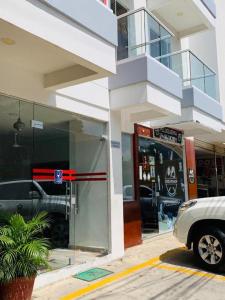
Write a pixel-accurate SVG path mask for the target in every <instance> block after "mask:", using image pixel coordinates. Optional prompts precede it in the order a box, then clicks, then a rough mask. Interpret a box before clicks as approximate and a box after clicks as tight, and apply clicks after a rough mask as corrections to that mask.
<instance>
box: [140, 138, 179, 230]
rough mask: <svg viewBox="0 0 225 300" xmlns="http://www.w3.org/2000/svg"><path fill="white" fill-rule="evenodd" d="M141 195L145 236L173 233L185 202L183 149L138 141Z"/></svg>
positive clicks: (155, 142) (147, 140) (151, 141)
mask: <svg viewBox="0 0 225 300" xmlns="http://www.w3.org/2000/svg"><path fill="white" fill-rule="evenodd" d="M139 194H140V206H141V217H142V230H143V233H144V234H145V233H151V232H164V231H167V230H171V229H172V228H173V224H174V222H175V219H176V216H177V213H178V209H179V206H180V205H181V203H182V202H183V201H184V199H185V190H184V170H183V158H182V148H181V147H179V146H175V145H170V144H163V143H160V142H158V141H155V140H153V139H147V138H139Z"/></svg>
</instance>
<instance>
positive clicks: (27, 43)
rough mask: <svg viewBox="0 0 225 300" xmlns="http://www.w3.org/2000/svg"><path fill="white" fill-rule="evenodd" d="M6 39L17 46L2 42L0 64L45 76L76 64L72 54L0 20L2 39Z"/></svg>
mask: <svg viewBox="0 0 225 300" xmlns="http://www.w3.org/2000/svg"><path fill="white" fill-rule="evenodd" d="M46 30H47V28H46ZM5 37H7V38H10V39H12V40H14V41H15V44H14V45H11V46H8V45H5V44H4V43H3V42H2V41H0V53H1V55H0V62H1V61H4V62H9V63H13V64H15V65H17V66H19V67H22V68H24V69H27V70H31V71H35V72H38V73H43V74H45V73H50V72H53V71H56V70H59V69H64V68H67V67H69V66H71V65H75V64H76V61H75V59H74V55H72V54H71V53H69V52H66V51H65V50H62V49H60V48H58V47H56V46H54V45H52V44H50V43H48V42H46V41H44V40H42V39H40V38H38V37H35V36H34V35H32V34H30V33H28V32H26V31H24V30H22V29H20V28H18V27H16V26H14V25H12V24H10V23H7V22H5V21H3V20H1V19H0V39H2V38H5Z"/></svg>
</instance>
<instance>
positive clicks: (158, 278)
mask: <svg viewBox="0 0 225 300" xmlns="http://www.w3.org/2000/svg"><path fill="white" fill-rule="evenodd" d="M102 267H103V268H106V269H108V270H111V271H113V272H114V274H113V275H109V276H108V277H105V278H104V279H100V280H97V281H94V282H92V283H87V282H84V281H80V280H78V279H74V278H68V279H67V280H64V281H62V282H59V283H56V284H53V285H51V286H48V287H46V288H44V289H41V290H36V291H35V293H34V295H33V299H35V300H53V299H54V300H56V299H63V300H73V299H78V298H79V299H85V300H86V299H87V300H94V299H110V300H111V299H121V300H126V299H136V300H137V299H140V300H142V299H143V300H145V299H146V300H147V299H148V300H150V299H151V300H154V299H157V300H161V299H166V300H170V299H171V300H173V299H174V300H175V299H176V300H177V299H182V300H184V299H190V300H200V299H204V300H207V299H212V298H213V299H214V300H217V299H218V300H222V299H225V277H224V276H223V274H211V273H207V272H205V271H203V270H199V269H198V268H197V266H196V264H195V261H194V258H193V254H192V252H191V251H187V250H186V249H184V247H183V245H181V244H180V243H178V242H177V241H176V240H175V238H174V237H173V236H172V234H164V235H160V236H156V237H154V238H150V239H148V240H146V241H144V243H143V244H142V245H140V246H137V247H133V248H130V249H128V250H127V251H126V254H125V256H124V258H123V259H121V260H117V261H115V262H112V263H111V264H108V265H105V266H102Z"/></svg>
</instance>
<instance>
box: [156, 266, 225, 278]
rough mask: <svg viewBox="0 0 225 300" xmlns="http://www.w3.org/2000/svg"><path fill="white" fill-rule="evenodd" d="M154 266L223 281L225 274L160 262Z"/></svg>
mask: <svg viewBox="0 0 225 300" xmlns="http://www.w3.org/2000/svg"><path fill="white" fill-rule="evenodd" d="M154 268H156V269H161V270H167V271H174V272H178V273H183V274H187V275H193V276H198V277H207V278H211V279H214V280H220V281H225V276H223V275H216V274H212V273H207V272H203V271H197V270H193V269H189V268H185V267H179V266H177V267H173V266H171V265H167V264H160V265H154Z"/></svg>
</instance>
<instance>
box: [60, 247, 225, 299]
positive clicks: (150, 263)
mask: <svg viewBox="0 0 225 300" xmlns="http://www.w3.org/2000/svg"><path fill="white" fill-rule="evenodd" d="M180 249H181V250H183V249H184V248H180ZM148 267H153V268H155V269H161V270H166V271H172V272H178V273H182V274H186V275H192V276H198V277H205V278H210V279H213V280H219V281H225V276H222V275H216V274H212V273H207V272H203V271H198V270H195V269H191V268H185V267H180V266H172V265H171V264H166V263H163V262H162V261H161V260H160V257H155V258H152V259H150V260H147V261H146V262H144V263H141V264H138V265H135V266H133V267H130V268H127V269H126V270H124V271H121V272H119V273H116V274H113V275H110V276H108V277H106V278H104V279H102V280H99V281H97V282H95V283H93V284H90V285H88V286H86V287H84V288H81V289H79V290H76V291H74V292H72V293H70V294H68V295H66V296H63V297H61V298H60V300H74V299H77V298H79V297H81V296H85V295H87V294H89V293H90V292H93V291H95V290H97V289H99V288H102V287H104V286H106V285H108V284H110V283H113V282H116V281H118V280H120V279H124V278H126V277H128V276H130V275H132V274H134V273H136V272H138V271H140V270H142V269H146V268H148Z"/></svg>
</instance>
